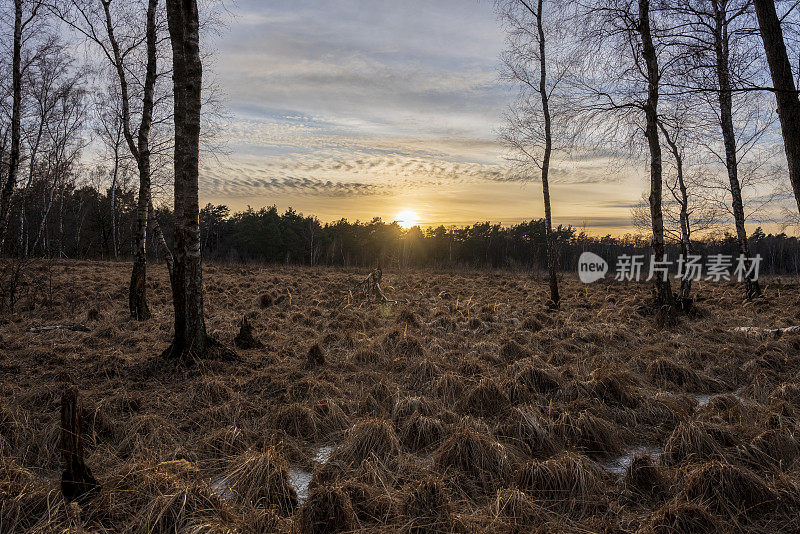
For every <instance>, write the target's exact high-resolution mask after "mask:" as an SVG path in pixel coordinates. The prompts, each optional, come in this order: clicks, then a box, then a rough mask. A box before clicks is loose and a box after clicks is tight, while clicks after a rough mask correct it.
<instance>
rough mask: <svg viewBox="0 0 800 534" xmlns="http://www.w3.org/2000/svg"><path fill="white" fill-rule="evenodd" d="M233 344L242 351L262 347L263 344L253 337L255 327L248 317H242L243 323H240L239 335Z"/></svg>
mask: <svg viewBox="0 0 800 534" xmlns="http://www.w3.org/2000/svg"><path fill="white" fill-rule="evenodd" d="M233 344H234V345H236V347H237V348H240V349H257V348H259V347H261V346H262V345H261V342H259V341H258V340H257V339H256V338H255V337H253V326H252V325H251V324H250V321H249V320H248V319H247V317H242V321H241V322H240V323H239V333H238V334H236V337H235V338H233Z"/></svg>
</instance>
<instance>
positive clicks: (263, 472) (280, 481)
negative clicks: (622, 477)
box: [225, 448, 297, 515]
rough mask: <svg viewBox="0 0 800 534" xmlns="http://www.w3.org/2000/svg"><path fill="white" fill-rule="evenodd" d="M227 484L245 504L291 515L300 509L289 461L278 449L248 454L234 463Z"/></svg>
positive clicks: (227, 477)
mask: <svg viewBox="0 0 800 534" xmlns="http://www.w3.org/2000/svg"><path fill="white" fill-rule="evenodd" d="M230 466H231V469H230V472H229V474H228V475H227V476H226V477H225V482H226V484H227V485H228V487H230V488H231V489H232V490H233V491H234V492H235V493H236V495H237V496H238V498H239V499H241V500H242V501H244V502H247V503H249V504H251V505H252V506H255V507H261V508H273V507H274V508H276V509H278V510H280V511H281V513H283V514H284V515H291V514H292V513H294V511H295V509H296V508H297V493H296V492H295V490H294V488H292V485H291V483H290V482H289V471H288V466H287V464H286V460H285V459H284V458H283V456H281V455H280V453H278V451H277V450H276V449H275V448H270V449H268V450H267V451H264V452H260V451H254V450H248V451H246V452H244V453H243V454H241V455H239V456H236V457H234V458H233V459H232V460H231V461H230Z"/></svg>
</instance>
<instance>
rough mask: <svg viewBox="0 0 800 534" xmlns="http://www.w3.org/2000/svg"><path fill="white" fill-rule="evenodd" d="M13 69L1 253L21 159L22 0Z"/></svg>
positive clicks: (0, 198)
mask: <svg viewBox="0 0 800 534" xmlns="http://www.w3.org/2000/svg"><path fill="white" fill-rule="evenodd" d="M13 49H14V52H13V56H14V57H13V61H12V67H11V69H12V70H11V83H12V86H13V96H12V104H11V150H10V154H9V161H8V179H7V180H6V183H5V184H4V185H3V190H2V192H0V251H2V247H3V243H4V242H5V238H6V229H7V228H8V221H9V220H10V217H11V196H12V195H13V194H14V187H16V185H17V170H18V169H19V157H20V122H21V116H22V0H14V43H13Z"/></svg>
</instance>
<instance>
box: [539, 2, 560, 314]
mask: <svg viewBox="0 0 800 534" xmlns="http://www.w3.org/2000/svg"><path fill="white" fill-rule="evenodd" d="M542 3H543V2H542V0H539V4H538V6H537V10H536V26H537V30H538V32H539V67H540V76H539V95H540V96H541V97H542V114H543V115H544V155H543V157H542V195H543V197H544V223H545V242H546V254H547V273H548V276H549V279H550V301H551V302H552V306H554V307H558V305H559V302H560V300H561V297H560V296H559V294H558V273H557V272H556V250H555V248H556V247H555V238H554V236H553V219H552V217H551V211H550V183H549V179H548V175H549V173H550V157H551V155H552V153H553V135H552V123H551V118H550V101H549V97H548V94H547V61H546V56H545V41H544V23H543V20H542V18H543V7H542Z"/></svg>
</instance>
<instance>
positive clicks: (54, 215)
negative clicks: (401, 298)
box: [9, 186, 800, 274]
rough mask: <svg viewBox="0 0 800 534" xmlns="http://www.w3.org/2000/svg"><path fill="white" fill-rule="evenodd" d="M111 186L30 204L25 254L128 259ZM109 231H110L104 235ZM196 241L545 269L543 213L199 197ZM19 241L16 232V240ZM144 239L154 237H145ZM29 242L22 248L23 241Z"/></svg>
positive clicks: (724, 250) (766, 244)
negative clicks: (507, 215) (499, 215)
mask: <svg viewBox="0 0 800 534" xmlns="http://www.w3.org/2000/svg"><path fill="white" fill-rule="evenodd" d="M111 197H112V195H111V192H110V191H106V192H105V193H103V192H100V191H98V190H97V189H95V188H94V187H92V186H85V187H82V188H79V189H74V190H68V191H64V192H63V194H59V195H57V196H56V198H54V201H53V204H54V205H55V209H51V210H50V211H49V213H45V212H41V213H39V212H37V211H36V210H35V209H30V213H29V217H30V218H31V220H33V221H39V220H40V219H42V218H44V219H45V223H44V224H41V225H38V224H37V225H36V226H41V227H42V238H41V239H39V240H38V241H39V244H38V245H37V247H36V248H35V249H34V250H31V251H30V254H31V255H33V256H39V257H50V258H58V257H64V258H78V259H113V258H115V256H116V257H119V258H123V259H128V258H131V257H133V256H134V254H135V249H136V243H135V233H136V197H135V194H134V191H133V190H132V189H127V190H126V189H118V190H117V191H116V192H115V194H114V195H113V198H114V203H115V204H114V210H113V217H114V219H115V220H116V224H114V225H113V226H112V224H111V218H112V210H111V209H110V206H111V204H110V202H111ZM155 215H156V218H157V219H158V223H159V225H160V227H161V228H163V229H164V237H165V239H166V241H167V244H168V245H169V246H170V247H172V245H173V234H172V227H173V225H174V220H173V215H172V210H171V209H169V208H166V207H160V208H157V209H156V210H155ZM114 231H116V233H117V235H116V236H113V235H112V232H114ZM200 231H201V238H200V239H201V247H202V253H203V257H204V258H205V259H206V260H211V261H222V262H259V263H271V264H292V265H328V266H344V267H364V268H371V267H374V266H376V265H380V266H383V267H386V268H398V267H400V268H402V267H433V268H500V269H504V268H510V269H515V268H522V269H530V268H532V269H535V270H544V269H546V268H547V256H546V246H545V245H546V236H545V221H544V219H534V220H530V221H525V222H522V223H519V224H513V225H501V224H493V223H490V222H476V223H475V224H473V225H471V226H460V227H445V226H438V227H430V228H421V227H413V228H410V229H404V228H401V227H400V226H399V225H398V224H397V223H387V222H384V221H382V220H381V219H379V218H375V219H373V220H371V221H363V222H362V221H355V222H350V221H348V220H347V219H341V220H339V221H336V222H331V223H322V222H320V221H319V219H317V218H316V217H314V216H310V215H303V214H301V213H298V212H297V211H295V210H293V209H291V208H289V209H288V210H286V211H285V212H283V213H281V212H280V211H279V210H278V209H277V207H275V206H270V207H263V208H260V209H253V208H248V209H246V210H243V211H238V212H232V211H231V210H230V209H229V208H228V207H227V206H224V205H213V204H207V205H206V206H205V207H204V208H202V209H201V210H200ZM16 232H18V227H15V226H13V225H12V227H11V228H9V238H10V239H9V241H10V243H12V244H13V243H20V242H21V240H22V239H24V238H25V236H19V235H17V234H16ZM553 233H554V236H555V240H556V243H557V246H556V252H557V257H558V262H557V263H558V267H559V269H560V270H562V271H574V270H575V269H576V266H577V263H578V257H579V256H580V254H581V253H582V252H584V251H591V252H594V253H596V254H599V255H600V256H602V257H603V258H605V259H606V260H607V261H609V264H610V265H611V266H612V267H611V269H612V270H613V266H614V265H615V264H616V260H617V258H618V257H619V256H621V255H623V254H628V255H632V254H641V255H645V256H648V257H649V254H650V242H649V240H648V239H647V237H646V236H645V235H644V234H626V235H624V236H618V237H615V236H611V235H606V236H602V237H600V236H593V235H589V234H587V233H586V232H585V231H582V230H581V229H579V228H576V227H573V226H558V227H556V228H554V230H553ZM20 238H22V239H20ZM149 239H155V238H154V237H153V236H150V237H149ZM749 240H750V246H751V248H752V251H753V254H760V255H761V257H762V263H761V273H765V274H797V273H800V243H799V242H798V239H797V238H796V237H793V236H788V235H786V234H785V233H779V234H765V233H764V232H763V231H762V230H761V229H756V230H755V231H753V232H752V234H751V236H750V238H749ZM29 247H30V245H29ZM737 247H738V244H737V241H736V237H735V236H734V235H732V234H730V233H725V232H719V233H716V234H709V235H706V236H704V237H702V238H698V239H696V240H694V241H693V242H692V252H693V253H695V254H701V255H705V256H708V255H711V254H727V255H731V256H734V257H735V256H738V248H737ZM147 250H148V251H149V257H150V259H153V260H157V261H161V260H163V259H164V258H163V256H162V254H161V249H160V248H159V247H158V246H157V244H156V243H148V247H147ZM667 253H668V256H669V257H671V258H677V256H678V255H679V254H680V247H679V245H678V242H677V240H675V241H674V242H672V243H668V245H667Z"/></svg>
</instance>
